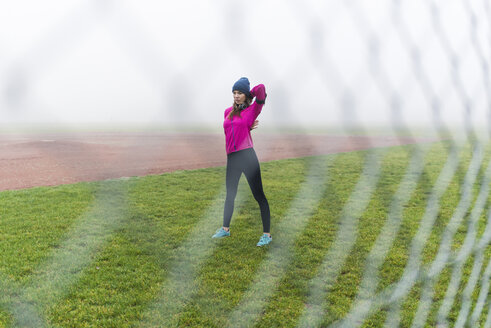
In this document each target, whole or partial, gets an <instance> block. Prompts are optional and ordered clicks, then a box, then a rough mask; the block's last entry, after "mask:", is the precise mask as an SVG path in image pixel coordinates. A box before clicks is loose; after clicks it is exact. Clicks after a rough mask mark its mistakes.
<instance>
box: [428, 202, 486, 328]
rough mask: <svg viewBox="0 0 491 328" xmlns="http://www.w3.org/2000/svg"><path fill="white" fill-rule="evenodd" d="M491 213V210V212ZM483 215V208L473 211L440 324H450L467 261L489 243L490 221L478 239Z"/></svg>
mask: <svg viewBox="0 0 491 328" xmlns="http://www.w3.org/2000/svg"><path fill="white" fill-rule="evenodd" d="M490 215H491V212H490ZM480 216H481V210H479V208H478V209H477V210H476V211H472V213H471V217H470V222H469V224H468V226H467V233H466V236H465V240H464V244H463V245H462V247H461V248H460V249H459V251H458V253H457V255H456V258H455V263H454V267H453V270H452V278H451V280H450V283H449V285H448V288H447V291H446V293H445V298H444V300H443V302H442V304H441V306H440V308H439V309H438V324H440V325H443V326H445V325H448V320H447V317H448V313H449V312H450V309H451V307H452V304H453V302H454V300H455V296H456V294H457V290H458V286H459V284H460V282H461V279H462V270H463V267H464V264H465V262H466V261H467V259H468V258H469V256H470V255H471V254H472V253H477V252H479V251H481V250H482V249H484V247H486V246H487V245H488V244H489V241H490V238H491V233H489V229H488V228H489V222H488V226H487V227H486V231H485V233H484V234H483V235H482V236H481V239H480V240H476V237H477V224H478V221H479V218H480Z"/></svg>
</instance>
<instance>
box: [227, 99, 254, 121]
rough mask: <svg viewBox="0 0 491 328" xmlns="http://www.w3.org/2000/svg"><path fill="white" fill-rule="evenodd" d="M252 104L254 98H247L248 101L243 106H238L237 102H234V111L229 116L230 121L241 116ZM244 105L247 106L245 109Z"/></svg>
mask: <svg viewBox="0 0 491 328" xmlns="http://www.w3.org/2000/svg"><path fill="white" fill-rule="evenodd" d="M251 103H252V98H249V97H247V96H246V99H245V101H244V103H243V104H241V105H237V104H236V103H235V102H234V106H233V107H234V109H232V111H231V112H230V114H228V118H229V119H230V120H232V119H233V118H234V116H240V113H241V112H242V111H243V110H244V109H246V108H247V107H249V106H250V105H251ZM243 105H245V107H243Z"/></svg>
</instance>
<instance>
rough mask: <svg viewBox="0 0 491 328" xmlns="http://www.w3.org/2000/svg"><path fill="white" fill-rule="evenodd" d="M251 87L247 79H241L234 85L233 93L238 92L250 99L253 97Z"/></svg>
mask: <svg viewBox="0 0 491 328" xmlns="http://www.w3.org/2000/svg"><path fill="white" fill-rule="evenodd" d="M250 87H251V85H250V83H249V80H248V79H247V77H241V78H240V79H239V80H238V81H237V82H235V83H234V86H233V88H232V92H234V91H235V90H237V91H240V92H242V93H243V94H245V95H246V96H247V97H250V96H251V93H250Z"/></svg>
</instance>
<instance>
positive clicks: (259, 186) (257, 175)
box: [244, 149, 271, 233]
mask: <svg viewBox="0 0 491 328" xmlns="http://www.w3.org/2000/svg"><path fill="white" fill-rule="evenodd" d="M251 150H252V151H251V152H249V155H250V156H248V159H247V162H246V164H247V165H246V166H245V168H244V174H245V176H246V178H247V182H248V183H249V186H250V187H251V191H252V195H253V196H254V199H255V200H256V201H257V203H258V204H259V209H260V210H261V219H262V221H263V232H264V233H269V232H270V231H269V230H270V222H271V214H270V212H269V203H268V200H267V199H266V195H265V194H264V190H263V182H262V179H261V168H260V166H259V160H258V159H257V156H256V153H255V152H254V150H253V149H251Z"/></svg>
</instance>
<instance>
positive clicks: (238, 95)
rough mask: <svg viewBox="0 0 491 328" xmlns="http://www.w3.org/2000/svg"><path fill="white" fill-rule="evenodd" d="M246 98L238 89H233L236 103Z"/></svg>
mask: <svg viewBox="0 0 491 328" xmlns="http://www.w3.org/2000/svg"><path fill="white" fill-rule="evenodd" d="M245 100H246V95H245V93H242V92H240V91H237V90H235V91H234V102H235V103H236V104H237V105H240V104H243V103H244V102H245Z"/></svg>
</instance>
